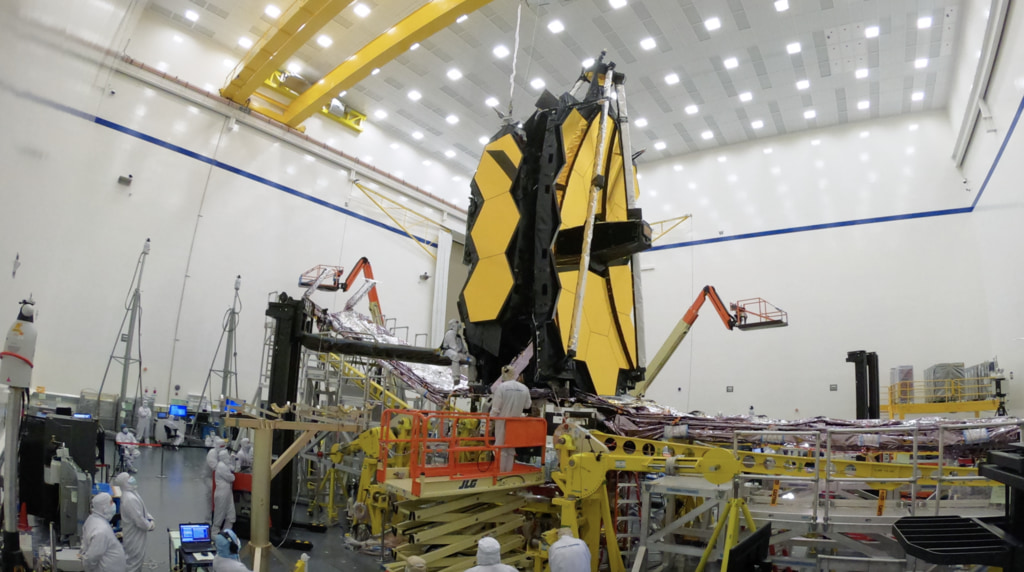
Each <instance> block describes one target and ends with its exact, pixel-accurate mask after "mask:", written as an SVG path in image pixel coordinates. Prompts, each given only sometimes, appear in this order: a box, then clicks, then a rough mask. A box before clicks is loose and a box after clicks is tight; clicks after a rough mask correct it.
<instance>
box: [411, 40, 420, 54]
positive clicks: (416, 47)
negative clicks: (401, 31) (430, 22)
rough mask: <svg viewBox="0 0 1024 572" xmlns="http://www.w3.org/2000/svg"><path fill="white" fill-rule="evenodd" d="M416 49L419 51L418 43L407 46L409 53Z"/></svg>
mask: <svg viewBox="0 0 1024 572" xmlns="http://www.w3.org/2000/svg"><path fill="white" fill-rule="evenodd" d="M418 49H420V43H419V42H416V43H415V44H413V45H411V46H409V51H410V52H415V51H416V50H418Z"/></svg>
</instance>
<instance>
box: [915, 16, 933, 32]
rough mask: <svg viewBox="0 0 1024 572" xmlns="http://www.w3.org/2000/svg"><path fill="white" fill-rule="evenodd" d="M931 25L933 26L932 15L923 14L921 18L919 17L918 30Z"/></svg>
mask: <svg viewBox="0 0 1024 572" xmlns="http://www.w3.org/2000/svg"><path fill="white" fill-rule="evenodd" d="M931 27H932V17H931V16H921V17H920V18H918V19H917V29H918V30H923V29H925V28H931Z"/></svg>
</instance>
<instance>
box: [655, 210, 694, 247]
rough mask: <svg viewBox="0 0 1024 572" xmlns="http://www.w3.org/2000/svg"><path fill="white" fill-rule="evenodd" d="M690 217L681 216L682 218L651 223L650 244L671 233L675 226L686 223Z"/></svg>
mask: <svg viewBox="0 0 1024 572" xmlns="http://www.w3.org/2000/svg"><path fill="white" fill-rule="evenodd" d="M692 216H693V215H688V214H687V215H683V216H677V217H673V218H667V219H665V220H659V221H658V222H652V223H651V232H653V233H654V236H652V237H651V243H652V244H653V243H654V242H656V241H657V240H658V239H659V238H661V237H663V236H665V235H666V234H668V233H670V232H672V231H673V230H674V229H675V228H676V227H677V226H679V225H681V224H683V223H684V222H686V220H687V219H689V218H690V217H692Z"/></svg>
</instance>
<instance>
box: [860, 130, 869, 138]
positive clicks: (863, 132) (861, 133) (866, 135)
mask: <svg viewBox="0 0 1024 572" xmlns="http://www.w3.org/2000/svg"><path fill="white" fill-rule="evenodd" d="M870 135H871V132H870V131H861V132H860V138H861V139H867V138H868V137H869V136H870Z"/></svg>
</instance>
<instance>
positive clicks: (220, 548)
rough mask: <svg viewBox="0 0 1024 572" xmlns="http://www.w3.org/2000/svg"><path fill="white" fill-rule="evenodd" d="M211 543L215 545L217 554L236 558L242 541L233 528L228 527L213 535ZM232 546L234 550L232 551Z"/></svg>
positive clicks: (222, 556)
mask: <svg viewBox="0 0 1024 572" xmlns="http://www.w3.org/2000/svg"><path fill="white" fill-rule="evenodd" d="M213 544H214V546H216V547H217V556H220V557H221V558H230V559H232V560H238V559H239V558H238V553H239V551H241V548H242V542H241V541H240V540H238V536H237V535H236V534H235V531H234V530H231V529H228V530H225V531H223V532H221V533H220V534H218V535H217V536H214V537H213ZM232 547H233V548H234V552H232Z"/></svg>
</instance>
